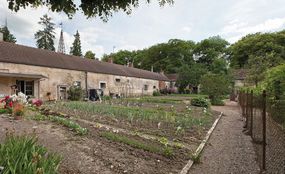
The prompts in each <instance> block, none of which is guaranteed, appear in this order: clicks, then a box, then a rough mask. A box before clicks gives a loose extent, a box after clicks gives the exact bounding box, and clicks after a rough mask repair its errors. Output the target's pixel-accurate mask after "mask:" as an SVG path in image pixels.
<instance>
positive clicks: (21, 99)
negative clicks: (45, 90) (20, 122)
mask: <svg viewBox="0 0 285 174" xmlns="http://www.w3.org/2000/svg"><path fill="white" fill-rule="evenodd" d="M11 98H12V101H13V102H14V103H15V102H17V103H22V104H27V102H28V101H27V98H28V97H27V96H26V95H25V94H23V93H21V92H19V93H18V95H17V94H14V95H12V96H11Z"/></svg>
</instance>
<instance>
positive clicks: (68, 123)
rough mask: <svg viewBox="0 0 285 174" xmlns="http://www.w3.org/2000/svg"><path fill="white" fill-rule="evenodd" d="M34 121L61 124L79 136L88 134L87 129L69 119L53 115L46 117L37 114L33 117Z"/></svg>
mask: <svg viewBox="0 0 285 174" xmlns="http://www.w3.org/2000/svg"><path fill="white" fill-rule="evenodd" d="M32 119H33V120H37V121H44V120H49V121H52V122H55V123H58V124H61V125H63V126H66V127H68V128H70V129H72V130H73V131H74V132H76V134H78V135H86V134H87V132H88V130H87V128H83V127H81V126H80V125H79V124H78V123H76V122H74V121H71V120H69V119H67V118H63V117H59V116H51V115H48V116H45V115H41V114H37V115H35V116H34V117H32Z"/></svg>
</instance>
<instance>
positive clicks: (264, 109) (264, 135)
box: [262, 90, 266, 171]
mask: <svg viewBox="0 0 285 174" xmlns="http://www.w3.org/2000/svg"><path fill="white" fill-rule="evenodd" d="M262 102H263V103H262V107H263V111H262V122H263V125H262V126H263V132H262V134H263V144H262V152H263V159H262V169H263V170H264V171H265V170H266V91H265V90H264V91H263V94H262Z"/></svg>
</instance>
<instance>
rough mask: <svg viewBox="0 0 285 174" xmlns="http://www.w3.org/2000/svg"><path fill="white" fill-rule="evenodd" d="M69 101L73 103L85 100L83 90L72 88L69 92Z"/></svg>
mask: <svg viewBox="0 0 285 174" xmlns="http://www.w3.org/2000/svg"><path fill="white" fill-rule="evenodd" d="M67 94H68V99H69V100H72V101H79V100H82V98H83V90H82V88H81V87H78V86H71V87H70V88H69V89H68V91H67Z"/></svg>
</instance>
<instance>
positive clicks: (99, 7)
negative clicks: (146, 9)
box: [7, 0, 174, 21]
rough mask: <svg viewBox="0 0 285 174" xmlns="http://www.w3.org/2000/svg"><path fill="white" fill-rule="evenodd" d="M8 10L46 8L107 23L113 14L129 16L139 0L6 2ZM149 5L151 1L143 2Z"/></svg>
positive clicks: (163, 1) (162, 0)
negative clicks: (77, 14)
mask: <svg viewBox="0 0 285 174" xmlns="http://www.w3.org/2000/svg"><path fill="white" fill-rule="evenodd" d="M7 1H8V8H9V9H10V10H12V11H15V12H17V11H19V10H20V9H22V8H24V9H25V8H27V7H33V8H37V7H40V6H47V7H48V8H49V9H50V10H51V11H53V12H64V13H65V14H67V15H68V17H70V18H71V17H72V16H73V15H74V14H75V13H76V12H77V11H82V12H83V14H84V15H85V16H86V17H88V18H90V17H97V16H98V17H100V18H101V19H102V20H103V21H107V20H108V18H109V17H111V16H113V14H114V13H115V12H118V11H123V12H125V13H126V14H130V13H131V12H132V9H133V8H136V7H138V6H139V3H142V2H140V1H139V0H124V1H122V0H104V1H80V2H77V1H74V0H70V1H46V0H36V1H30V0H21V1H15V0H7ZM157 1H158V3H159V5H160V6H163V5H165V4H166V3H168V4H173V3H174V2H173V0H157ZM145 2H147V3H150V2H151V1H149V0H148V1H145Z"/></svg>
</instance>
